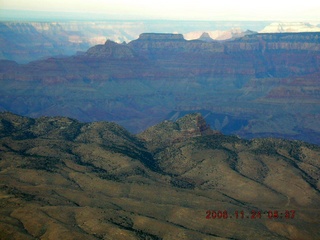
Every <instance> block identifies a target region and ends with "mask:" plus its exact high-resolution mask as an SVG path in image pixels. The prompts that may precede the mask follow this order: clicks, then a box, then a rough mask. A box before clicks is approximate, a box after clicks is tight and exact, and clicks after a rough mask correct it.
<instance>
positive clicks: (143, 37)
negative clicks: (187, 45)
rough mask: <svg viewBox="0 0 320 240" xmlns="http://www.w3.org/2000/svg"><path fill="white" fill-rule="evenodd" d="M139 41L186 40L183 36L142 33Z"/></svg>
mask: <svg viewBox="0 0 320 240" xmlns="http://www.w3.org/2000/svg"><path fill="white" fill-rule="evenodd" d="M139 40H156V41H159V40H160V41H161V40H182V41H183V40H184V37H183V35H182V34H173V33H142V34H140V36H139Z"/></svg>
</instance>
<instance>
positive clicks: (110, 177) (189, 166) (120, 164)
mask: <svg viewBox="0 0 320 240" xmlns="http://www.w3.org/2000/svg"><path fill="white" fill-rule="evenodd" d="M170 132H171V135H170ZM170 136H172V138H170ZM319 160H320V148H319V147H317V146H315V145H311V144H306V143H303V142H299V141H286V140H280V139H271V138H269V139H254V140H250V141H249V140H243V139H240V138H238V137H234V136H224V135H221V134H219V133H217V132H214V131H212V130H211V129H210V128H209V126H208V124H207V123H206V122H205V120H204V118H203V117H202V116H201V115H199V114H191V115H187V116H185V117H183V118H180V119H178V120H177V121H176V122H172V121H166V122H163V123H161V124H159V125H156V126H154V127H152V128H149V129H147V130H146V131H145V132H143V133H141V134H139V135H132V134H130V133H129V132H128V131H126V130H125V129H124V128H122V127H120V126H119V125H117V124H114V123H110V122H92V123H81V122H78V121H76V120H74V119H71V118H65V117H41V118H36V119H33V118H27V117H21V116H17V115H14V114H11V113H8V112H3V113H1V114H0V182H1V184H0V204H1V206H2V207H1V208H0V212H1V214H0V219H1V220H0V238H1V239H40V238H41V239H62V238H63V239H80V238H81V239H82V238H85V239H306V240H308V239H319V238H320V235H319V230H318V226H319V224H320V222H319V218H318V216H319V213H320V212H319V211H320V209H319V202H320V193H319V190H320V180H319V179H320V174H319V173H320V171H319V169H320V162H319Z"/></svg>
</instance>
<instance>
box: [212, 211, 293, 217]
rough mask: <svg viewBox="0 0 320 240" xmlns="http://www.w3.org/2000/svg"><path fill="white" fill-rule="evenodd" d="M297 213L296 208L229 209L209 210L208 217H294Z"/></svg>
mask: <svg viewBox="0 0 320 240" xmlns="http://www.w3.org/2000/svg"><path fill="white" fill-rule="evenodd" d="M295 214H296V211H295V210H283V211H282V210H269V211H256V210H251V213H245V212H244V211H243V210H241V211H238V210H236V211H232V212H228V211H227V210H223V211H222V210H207V211H206V219H262V218H269V219H294V218H295Z"/></svg>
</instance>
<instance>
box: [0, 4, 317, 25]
mask: <svg viewBox="0 0 320 240" xmlns="http://www.w3.org/2000/svg"><path fill="white" fill-rule="evenodd" d="M0 9H1V11H2V12H4V11H5V10H4V9H13V10H34V11H50V12H81V13H84V14H90V13H103V14H104V15H106V18H109V19H176V20H255V21H257V20H267V21H276V20H279V21H309V22H310V21H312V22H318V23H319V22H320V0H305V1H300V0H299V1H288V0H284V1H283V0H268V1H259V0H255V1H253V0H237V1H235V0H219V1H215V0H192V1H188V0H168V1H167V0H162V1H161V0H159V1H152V0H114V1H111V0H0Z"/></svg>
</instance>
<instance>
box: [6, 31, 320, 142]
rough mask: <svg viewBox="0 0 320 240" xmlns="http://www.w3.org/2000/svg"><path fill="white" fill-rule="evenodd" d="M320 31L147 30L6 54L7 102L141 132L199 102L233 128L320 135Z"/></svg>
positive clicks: (220, 124) (34, 112)
mask: <svg viewBox="0 0 320 240" xmlns="http://www.w3.org/2000/svg"><path fill="white" fill-rule="evenodd" d="M319 37H320V36H319V33H317V32H309V33H250V34H249V35H245V36H243V37H240V38H236V39H230V40H225V41H215V40H212V41H203V40H201V39H199V40H185V39H184V37H183V35H182V34H162V33H143V34H141V35H140V36H139V38H138V39H136V40H133V41H130V42H129V43H116V42H113V41H111V40H107V41H106V42H105V44H100V45H96V46H94V47H91V48H90V49H89V50H87V51H86V52H84V53H81V54H77V55H73V56H71V57H64V58H54V57H51V58H48V59H45V60H39V61H33V62H30V63H27V64H17V63H15V62H13V61H8V60H3V61H1V64H0V81H1V86H2V88H1V90H0V92H1V95H0V110H2V111H11V112H14V113H17V114H21V115H25V116H30V117H39V116H67V117H72V118H76V119H78V120H80V121H83V122H91V121H101V120H104V121H105V120H106V121H114V122H116V123H118V124H120V125H122V126H124V127H125V128H127V129H128V130H129V131H131V132H132V133H138V132H142V131H144V130H145V129H146V128H148V127H150V126H152V125H155V124H156V123H159V122H161V121H163V120H165V119H167V120H176V119H177V118H178V117H182V116H183V115H185V114H188V113H192V112H200V113H202V114H203V116H204V117H205V119H206V121H207V122H208V123H209V125H210V126H211V127H212V128H213V129H215V130H217V131H221V132H222V133H224V134H233V135H238V136H240V137H244V138H253V137H255V138H256V137H279V138H286V139H298V140H304V141H307V142H310V143H315V144H320V138H319V133H320V129H319V124H318V123H319V119H320V109H319V101H320V95H319V93H320V87H319V76H320V72H319V66H320V57H319V52H320V44H319V43H320V40H319V39H320V38H319Z"/></svg>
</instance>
